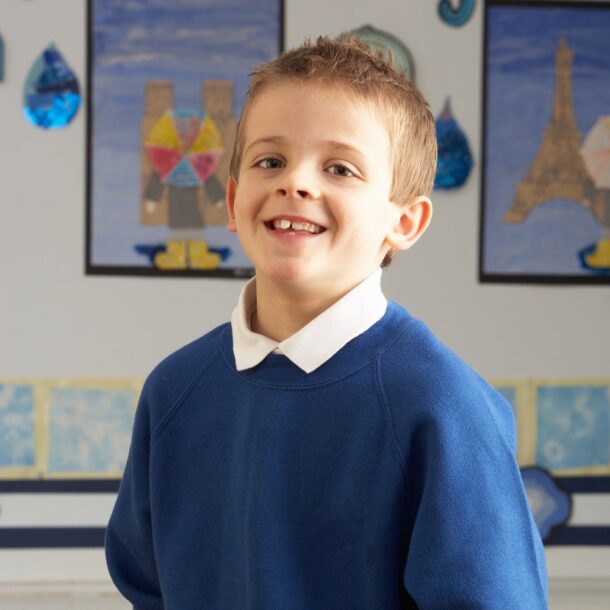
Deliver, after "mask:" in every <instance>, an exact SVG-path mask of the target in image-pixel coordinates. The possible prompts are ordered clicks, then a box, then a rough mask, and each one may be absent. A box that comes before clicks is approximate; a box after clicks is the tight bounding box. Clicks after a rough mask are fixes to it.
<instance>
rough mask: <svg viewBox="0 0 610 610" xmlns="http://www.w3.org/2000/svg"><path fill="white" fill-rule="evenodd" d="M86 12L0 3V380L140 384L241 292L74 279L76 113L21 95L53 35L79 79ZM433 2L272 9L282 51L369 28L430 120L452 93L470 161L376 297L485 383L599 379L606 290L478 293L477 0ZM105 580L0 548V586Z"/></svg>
mask: <svg viewBox="0 0 610 610" xmlns="http://www.w3.org/2000/svg"><path fill="white" fill-rule="evenodd" d="M85 4H86V3H85V1H84V0H53V1H52V2H50V1H46V0H45V1H44V2H43V1H42V0H39V1H31V2H30V1H28V2H26V1H24V0H2V2H1V3H0V33H1V34H2V36H3V37H4V40H5V48H6V68H5V80H4V82H0V134H1V135H0V139H1V144H0V172H1V181H0V193H1V195H0V197H1V199H0V208H1V209H2V212H3V213H2V217H1V219H0V282H1V283H0V286H1V295H2V297H1V301H0V303H1V305H0V307H1V309H0V311H1V314H2V315H0V346H1V348H0V376H1V377H143V376H145V375H146V374H147V373H148V371H150V369H151V368H152V367H153V366H154V365H155V364H156V363H157V362H158V361H159V360H160V359H161V358H162V357H164V356H165V355H166V354H168V353H169V352H171V351H172V350H174V349H176V348H178V347H179V346H181V345H183V344H184V343H186V342H187V341H190V340H191V339H193V338H195V337H197V336H199V335H201V334H203V333H204V332H206V331H207V330H209V329H210V328H212V327H213V326H215V325H217V324H219V323H221V322H224V321H225V320H227V319H228V316H229V313H230V311H231V309H232V308H233V307H234V304H235V302H236V300H237V296H238V294H239V291H240V289H241V287H242V285H243V281H240V280H229V279H223V280H210V279H201V278H199V279H174V278H172V279H169V278H168V279H157V278H135V277H102V276H86V275H85V274H84V257H85V254H84V252H85V243H84V239H85V162H86V159H85V146H86V134H85V128H86V121H85V118H86V113H85V109H84V108H81V110H80V111H79V113H78V116H77V117H76V119H75V120H74V122H73V123H72V124H71V125H70V126H69V127H68V128H66V129H60V130H55V131H51V132H45V131H43V130H40V129H37V128H34V127H33V126H32V125H31V124H29V123H28V122H27V121H26V120H25V119H24V117H23V115H22V95H23V91H22V88H23V84H24V78H25V74H26V73H27V72H28V71H29V69H30V67H31V64H32V62H33V61H34V59H35V57H36V56H37V55H38V54H39V53H40V51H41V50H42V49H43V47H45V46H46V45H48V44H49V43H50V42H51V41H54V42H56V43H57V44H58V45H59V47H60V49H61V51H62V52H63V54H64V56H65V57H66V58H67V59H68V61H69V63H70V64H71V65H72V67H73V68H74V70H75V71H76V73H77V75H78V77H79V79H80V83H81V85H82V86H83V87H84V86H85V85H86V79H87V75H86V27H85ZM435 4H436V3H433V2H431V1H430V0H401V1H397V0H374V1H373V0H351V1H347V0H333V2H330V3H329V2H326V1H325V0H307V2H305V1H304V0H286V4H285V39H286V46H287V47H290V46H294V45H295V44H298V43H299V42H300V41H302V39H303V38H304V37H307V36H315V35H317V34H337V33H339V32H341V31H344V30H347V29H352V28H357V27H359V26H361V25H364V24H367V23H369V24H372V25H374V26H375V27H377V28H380V29H384V30H386V31H388V32H391V33H393V34H394V35H396V36H398V37H399V38H400V39H402V40H403V41H404V42H405V43H406V44H407V46H408V47H409V48H410V50H411V52H412V54H413V56H414V59H415V63H416V69H417V83H418V85H419V86H420V88H421V89H422V91H423V92H424V94H425V95H426V97H427V98H428V100H429V101H430V104H431V107H432V109H433V112H434V114H435V115H436V114H438V113H439V112H440V110H441V108H442V106H443V103H444V100H445V97H446V96H447V95H448V94H450V95H451V97H452V106H453V111H454V114H455V116H456V118H457V119H458V121H459V122H460V124H461V125H462V128H463V129H464V131H465V133H466V134H467V136H468V138H469V140H470V144H471V147H472V150H473V153H474V157H475V167H474V170H473V173H472V175H471V177H470V178H469V181H468V183H467V184H466V186H465V187H464V188H462V189H460V190H458V191H455V192H447V193H442V192H439V193H437V194H435V196H434V204H435V213H434V219H433V222H432V225H431V228H430V229H429V231H428V233H427V234H426V235H425V236H424V237H423V239H422V240H421V242H420V243H418V244H417V246H416V247H415V248H414V249H413V250H412V251H410V252H408V253H406V254H403V255H401V256H400V257H398V258H397V260H396V261H395V263H394V264H393V265H392V267H390V268H389V269H388V270H387V271H385V272H384V277H383V286H384V289H385V291H386V294H387V296H388V297H389V298H392V299H395V300H397V301H398V302H400V303H401V304H402V305H404V306H405V307H407V308H408V309H409V310H410V311H411V312H413V313H414V314H415V315H417V316H418V317H421V318H423V319H424V320H425V321H426V322H427V323H428V324H429V325H430V326H431V328H432V329H433V330H434V331H435V332H436V333H437V334H438V336H439V337H440V338H441V339H442V340H444V341H445V342H446V343H447V344H448V345H449V346H450V347H451V348H453V349H454V350H455V351H456V352H458V353H459V354H460V355H461V356H462V357H463V358H464V359H465V360H466V361H467V362H469V363H470V364H471V365H472V366H474V367H475V368H477V369H478V370H479V371H480V372H481V373H482V374H483V375H485V376H487V377H489V378H548V377H550V378H565V377H608V376H610V370H609V360H610V358H609V356H610V324H609V323H608V322H609V320H610V319H609V317H608V315H609V312H610V287H609V286H605V287H603V286H573V287H570V286H525V285H499V284H487V285H482V284H480V283H478V280H477V256H478V220H479V190H480V186H479V181H480V174H479V170H480V143H479V140H480V130H481V124H480V123H481V48H482V4H483V3H482V2H479V3H477V8H476V13H475V15H474V17H473V19H472V20H471V21H470V22H469V23H468V24H467V25H466V26H465V27H464V28H461V29H452V28H449V27H447V26H445V25H444V24H443V23H441V21H440V20H439V19H438V17H437V14H436V9H435ZM175 303H180V307H179V310H176V309H175ZM600 506H601V505H600ZM600 510H601V508H600ZM0 525H1V524H0ZM547 558H548V561H549V572H550V574H551V576H552V577H556V578H560V577H580V578H587V577H595V576H597V577H600V578H601V577H605V576H607V575H609V574H610V567H609V566H610V549H604V548H575V547H572V548H568V547H563V548H553V549H548V550H547ZM106 578H107V575H106V573H105V567H104V564H103V558H102V556H101V551H99V550H95V551H61V552H60V551H44V552H43V551H39V552H35V551H30V552H26V551H7V550H0V582H2V581H11V580H19V581H28V580H45V579H49V580H57V581H60V580H89V581H90V580H97V579H99V580H104V579H106Z"/></svg>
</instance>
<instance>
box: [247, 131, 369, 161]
mask: <svg viewBox="0 0 610 610" xmlns="http://www.w3.org/2000/svg"><path fill="white" fill-rule="evenodd" d="M286 140H287V138H285V137H284V136H265V137H262V138H257V139H256V140H254V142H252V143H250V144H249V145H248V147H247V148H246V149H245V150H244V156H245V155H246V153H247V152H248V151H249V150H250V149H251V148H253V147H254V146H257V145H259V144H281V143H282V142H285V141H286ZM323 145H324V146H325V147H326V148H329V149H332V150H345V151H347V152H351V153H354V154H356V155H358V156H359V157H361V158H363V159H364V155H363V154H362V152H361V151H360V150H359V149H358V148H356V147H355V146H352V145H351V144H348V143H347V142H340V141H337V140H328V141H325V142H323Z"/></svg>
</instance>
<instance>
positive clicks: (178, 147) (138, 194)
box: [86, 0, 283, 278]
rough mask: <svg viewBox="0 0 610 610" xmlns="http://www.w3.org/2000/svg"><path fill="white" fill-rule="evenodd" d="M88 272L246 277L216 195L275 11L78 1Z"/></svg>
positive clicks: (270, 42) (273, 31)
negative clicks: (84, 67)
mask: <svg viewBox="0 0 610 610" xmlns="http://www.w3.org/2000/svg"><path fill="white" fill-rule="evenodd" d="M88 31H89V62H88V67H89V78H88V88H89V95H88V146H87V222H86V224H87V227H86V230H87V233H86V272H87V274H110V275H125V274H127V275H154V276H172V275H174V276H175V275H178V276H209V277H238V278H239V277H250V276H251V275H252V274H253V270H252V268H251V264H250V262H249V261H248V259H247V258H246V257H245V255H244V253H243V251H242V250H241V248H240V245H239V241H238V240H237V237H236V235H235V234H234V233H230V232H229V231H228V230H227V229H226V223H227V220H228V217H227V213H226V209H225V202H224V199H225V186H226V181H227V178H228V175H229V165H230V158H231V152H232V149H233V142H234V140H235V133H236V128H237V120H238V117H239V114H240V112H241V108H242V106H243V102H244V99H245V94H246V90H247V84H248V78H249V73H250V72H251V71H252V69H253V68H254V66H256V65H257V64H259V63H262V62H264V61H267V60H270V59H272V58H273V57H275V56H277V55H278V54H279V53H280V52H281V50H282V49H283V1H282V0H259V1H258V2H256V3H254V4H252V3H249V2H246V0H236V1H235V2H231V3H226V2H223V1H222V0H176V1H175V2H171V3H170V4H168V3H167V2H164V1H163V0H130V2H116V1H114V0H89V5H88Z"/></svg>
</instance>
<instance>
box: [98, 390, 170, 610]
mask: <svg viewBox="0 0 610 610" xmlns="http://www.w3.org/2000/svg"><path fill="white" fill-rule="evenodd" d="M146 394H147V390H146V385H145V387H144V390H143V391H142V396H141V397H140V401H139V404H138V408H137V411H136V416H135V422H134V428H133V434H132V440H131V448H130V450H129V456H128V458H127V464H126V467H125V473H124V475H123V480H122V481H121V486H120V489H119V494H118V497H117V500H116V503H115V506H114V510H113V512H112V515H111V517H110V521H109V523H108V527H107V529H106V541H105V547H106V562H107V565H108V570H109V572H110V576H111V577H112V580H113V581H114V584H115V585H116V587H117V589H118V590H119V591H120V592H121V593H122V594H123V596H124V597H126V598H127V599H128V600H129V601H130V602H131V603H132V604H133V605H134V608H135V610H162V609H163V601H162V598H161V590H160V585H159V579H158V575H157V568H156V562H155V552H154V544H153V538H152V527H151V511H150V500H149V480H148V468H149V454H150V451H149V450H150V436H151V435H150V415H149V406H148V401H147V398H146Z"/></svg>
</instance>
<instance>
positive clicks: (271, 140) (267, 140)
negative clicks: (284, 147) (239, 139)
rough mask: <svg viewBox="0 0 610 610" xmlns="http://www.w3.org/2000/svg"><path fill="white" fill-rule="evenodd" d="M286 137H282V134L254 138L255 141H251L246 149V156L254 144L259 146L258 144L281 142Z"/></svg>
mask: <svg viewBox="0 0 610 610" xmlns="http://www.w3.org/2000/svg"><path fill="white" fill-rule="evenodd" d="M285 139H286V138H284V137H282V136H267V137H263V138H257V139H256V140H254V142H251V143H250V144H249V145H248V147H247V148H246V149H245V150H244V153H243V154H244V156H246V153H247V152H248V151H249V150H250V149H251V148H253V147H254V146H257V145H258V144H280V143H281V142H282V141H284V140H285Z"/></svg>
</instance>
